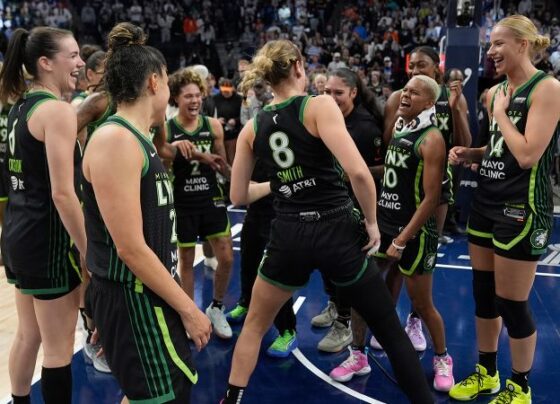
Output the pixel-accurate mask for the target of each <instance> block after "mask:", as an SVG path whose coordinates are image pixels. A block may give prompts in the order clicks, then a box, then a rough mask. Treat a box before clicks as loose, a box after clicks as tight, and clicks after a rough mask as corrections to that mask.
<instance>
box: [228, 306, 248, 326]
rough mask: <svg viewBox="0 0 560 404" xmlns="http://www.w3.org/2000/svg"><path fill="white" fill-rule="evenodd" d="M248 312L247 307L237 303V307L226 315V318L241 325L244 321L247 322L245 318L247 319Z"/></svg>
mask: <svg viewBox="0 0 560 404" xmlns="http://www.w3.org/2000/svg"><path fill="white" fill-rule="evenodd" d="M248 311H249V309H248V308H247V307H243V306H241V305H240V304H239V303H237V306H235V307H234V308H233V310H231V311H230V312H228V313H227V314H226V318H227V319H228V321H230V322H232V323H236V324H237V323H241V322H242V321H243V320H245V317H247V312H248Z"/></svg>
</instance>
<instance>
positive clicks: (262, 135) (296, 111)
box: [253, 96, 349, 213]
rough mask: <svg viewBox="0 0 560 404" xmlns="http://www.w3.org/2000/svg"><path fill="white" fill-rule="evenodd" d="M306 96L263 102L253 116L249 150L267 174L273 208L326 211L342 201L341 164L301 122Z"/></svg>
mask: <svg viewBox="0 0 560 404" xmlns="http://www.w3.org/2000/svg"><path fill="white" fill-rule="evenodd" d="M309 99H310V97H309V96H296V97H291V98H289V99H288V100H286V101H284V102H282V103H280V104H275V105H267V106H266V107H264V108H263V110H261V111H260V112H259V113H258V114H257V116H256V117H255V119H254V121H253V123H254V128H255V141H254V143H253V150H254V153H255V155H256V157H257V158H259V159H260V160H261V162H262V164H263V166H264V171H265V172H266V173H267V174H268V176H269V179H270V183H271V188H272V193H273V194H274V197H275V200H274V206H275V209H276V211H277V212H279V213H293V212H302V211H309V210H329V209H333V208H336V207H340V206H342V205H344V204H345V203H346V202H348V199H349V196H348V189H347V188H346V185H345V184H344V181H343V172H342V168H341V167H340V165H339V164H338V162H337V161H336V159H335V158H334V156H333V155H332V153H331V152H330V150H329V149H328V148H327V146H325V144H324V143H323V141H322V140H321V139H319V138H317V137H315V136H313V135H312V134H311V133H309V132H308V131H307V129H306V128H305V126H304V125H303V117H304V113H305V106H306V105H307V102H308V101H309Z"/></svg>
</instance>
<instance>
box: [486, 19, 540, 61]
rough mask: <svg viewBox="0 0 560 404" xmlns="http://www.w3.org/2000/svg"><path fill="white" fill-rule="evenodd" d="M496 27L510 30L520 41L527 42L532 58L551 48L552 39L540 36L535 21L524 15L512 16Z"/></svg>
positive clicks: (501, 21)
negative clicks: (529, 45)
mask: <svg viewBox="0 0 560 404" xmlns="http://www.w3.org/2000/svg"><path fill="white" fill-rule="evenodd" d="M496 26H502V27H506V28H509V30H510V31H511V32H512V33H513V35H514V37H515V38H516V39H518V40H521V39H525V40H527V41H528V42H529V43H530V44H531V52H530V56H531V57H533V56H535V55H538V54H540V53H542V52H543V51H545V50H546V49H547V48H548V47H549V46H550V38H548V37H546V36H544V35H540V34H539V32H538V30H537V27H536V26H535V24H533V21H531V20H530V19H529V18H527V17H525V16H524V15H519V14H516V15H510V16H509V17H506V18H503V19H501V20H500V21H498V23H497V24H496Z"/></svg>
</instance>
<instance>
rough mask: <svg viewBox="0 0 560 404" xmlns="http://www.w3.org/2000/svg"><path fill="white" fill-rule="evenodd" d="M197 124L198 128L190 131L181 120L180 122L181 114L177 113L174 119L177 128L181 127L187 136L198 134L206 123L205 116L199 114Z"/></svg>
mask: <svg viewBox="0 0 560 404" xmlns="http://www.w3.org/2000/svg"><path fill="white" fill-rule="evenodd" d="M196 119H197V124H196V128H195V129H194V130H193V131H189V130H187V129H186V128H185V127H184V126H183V125H181V122H179V116H178V115H176V116H174V117H173V119H172V121H173V123H174V124H175V126H177V129H179V130H180V131H181V132H183V133H184V134H185V135H187V136H194V135H196V134H197V132H198V131H199V130H200V129H201V128H202V126H203V125H204V117H203V116H202V115H199V116H198V117H197V118H196Z"/></svg>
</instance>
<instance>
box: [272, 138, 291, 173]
mask: <svg viewBox="0 0 560 404" xmlns="http://www.w3.org/2000/svg"><path fill="white" fill-rule="evenodd" d="M268 144H269V145H270V148H271V149H272V157H273V158H274V161H275V162H276V164H278V165H279V166H280V168H289V167H291V166H292V164H294V160H295V156H294V152H293V151H292V150H291V149H290V148H289V147H288V146H289V145H290V139H288V135H286V134H285V133H284V132H274V133H273V134H272V135H270V138H269V139H268Z"/></svg>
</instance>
